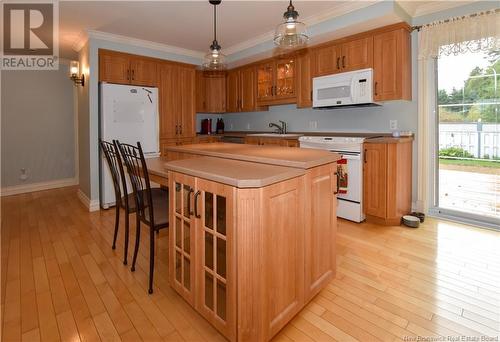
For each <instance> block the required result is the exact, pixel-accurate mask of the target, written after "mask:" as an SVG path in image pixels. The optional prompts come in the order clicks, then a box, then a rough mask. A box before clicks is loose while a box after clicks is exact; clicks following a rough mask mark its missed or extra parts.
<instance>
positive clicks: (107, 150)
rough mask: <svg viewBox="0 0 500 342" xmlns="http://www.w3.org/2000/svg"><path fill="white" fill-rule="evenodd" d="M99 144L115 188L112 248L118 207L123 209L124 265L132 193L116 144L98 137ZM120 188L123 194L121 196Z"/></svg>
mask: <svg viewBox="0 0 500 342" xmlns="http://www.w3.org/2000/svg"><path fill="white" fill-rule="evenodd" d="M99 145H100V146H101V151H102V153H103V154H104V157H105V158H106V162H107V164H108V166H109V171H110V172H111V178H112V179H113V187H114V189H115V198H116V200H115V209H116V218H115V232H114V236H113V245H112V246H111V248H113V249H115V248H116V237H117V236H118V227H119V226H120V208H122V209H124V210H125V246H124V250H123V264H124V265H126V264H127V255H128V237H129V215H130V214H132V213H135V211H136V206H135V200H134V195H133V193H131V194H128V189H127V182H126V179H125V172H124V170H123V164H122V159H121V157H120V153H119V150H118V146H117V145H116V144H115V143H114V142H113V143H110V142H107V141H104V140H101V139H99ZM120 182H121V188H120ZM122 189H123V194H124V196H122Z"/></svg>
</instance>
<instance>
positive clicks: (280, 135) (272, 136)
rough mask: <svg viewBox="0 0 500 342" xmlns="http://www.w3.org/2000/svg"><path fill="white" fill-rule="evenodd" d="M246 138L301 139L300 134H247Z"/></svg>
mask: <svg viewBox="0 0 500 342" xmlns="http://www.w3.org/2000/svg"><path fill="white" fill-rule="evenodd" d="M247 136H249V137H265V138H298V137H301V136H302V134H294V133H287V134H279V133H252V134H247Z"/></svg>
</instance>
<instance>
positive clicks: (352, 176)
mask: <svg viewBox="0 0 500 342" xmlns="http://www.w3.org/2000/svg"><path fill="white" fill-rule="evenodd" d="M331 152H337V153H339V154H340V155H341V157H342V159H340V160H339V161H337V177H338V184H339V192H338V194H337V198H338V199H340V200H345V201H349V202H353V203H361V198H362V189H363V187H362V185H363V184H362V182H363V176H362V165H361V154H360V153H356V152H342V151H331Z"/></svg>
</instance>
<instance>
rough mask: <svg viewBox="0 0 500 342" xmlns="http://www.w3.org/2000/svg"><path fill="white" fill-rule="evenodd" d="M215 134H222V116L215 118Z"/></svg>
mask: <svg viewBox="0 0 500 342" xmlns="http://www.w3.org/2000/svg"><path fill="white" fill-rule="evenodd" d="M215 132H216V133H217V134H224V120H222V118H220V119H217V125H216V128H215Z"/></svg>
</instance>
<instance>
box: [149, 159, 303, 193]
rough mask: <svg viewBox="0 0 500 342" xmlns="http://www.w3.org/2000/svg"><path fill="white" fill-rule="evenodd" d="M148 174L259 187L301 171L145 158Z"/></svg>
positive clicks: (229, 162) (228, 161) (218, 161)
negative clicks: (180, 174) (175, 175)
mask: <svg viewBox="0 0 500 342" xmlns="http://www.w3.org/2000/svg"><path fill="white" fill-rule="evenodd" d="M146 162H147V165H148V171H149V172H150V173H151V174H154V175H156V176H159V177H165V178H166V177H168V171H175V172H179V173H183V174H187V175H190V176H194V177H200V178H203V179H207V180H210V181H214V182H218V183H222V184H227V185H230V186H234V187H237V188H261V187H264V186H267V185H271V184H274V183H278V182H282V181H285V180H288V179H291V178H295V177H300V176H302V175H304V173H305V171H304V170H303V169H298V168H292V167H283V166H276V165H269V164H260V163H251V162H246V161H240V160H233V159H222V158H214V157H199V158H190V159H182V160H175V161H169V160H167V159H166V158H164V157H160V158H151V159H147V161H146Z"/></svg>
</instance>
